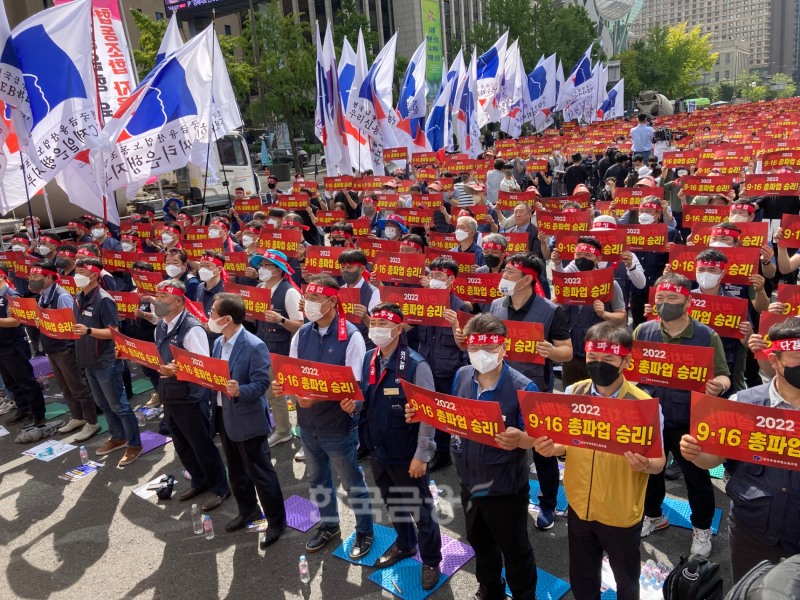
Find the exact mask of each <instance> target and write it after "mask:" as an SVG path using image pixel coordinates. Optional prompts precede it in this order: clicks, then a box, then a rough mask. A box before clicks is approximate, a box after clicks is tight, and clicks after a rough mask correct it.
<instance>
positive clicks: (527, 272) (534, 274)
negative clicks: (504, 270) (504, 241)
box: [507, 262, 539, 279]
mask: <svg viewBox="0 0 800 600" xmlns="http://www.w3.org/2000/svg"><path fill="white" fill-rule="evenodd" d="M507 266H509V267H514V268H515V269H516V270H517V271H520V272H522V274H523V275H530V276H531V277H533V278H534V279H537V278H538V277H539V274H538V273H537V272H536V271H534V270H533V269H532V268H531V267H526V266H525V265H523V264H522V263H521V262H510V263H508V265H507Z"/></svg>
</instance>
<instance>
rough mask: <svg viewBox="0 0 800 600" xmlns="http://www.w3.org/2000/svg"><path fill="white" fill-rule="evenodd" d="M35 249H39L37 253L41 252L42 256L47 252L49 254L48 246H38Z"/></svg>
mask: <svg viewBox="0 0 800 600" xmlns="http://www.w3.org/2000/svg"><path fill="white" fill-rule="evenodd" d="M37 250H38V251H39V254H41V255H42V256H47V255H48V254H50V248H49V247H48V246H39V247H38V248H37Z"/></svg>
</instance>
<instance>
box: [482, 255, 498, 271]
mask: <svg viewBox="0 0 800 600" xmlns="http://www.w3.org/2000/svg"><path fill="white" fill-rule="evenodd" d="M483 260H484V261H486V266H487V267H489V268H490V269H496V268H497V267H498V266H500V261H501V258H500V257H499V256H492V255H491V254H484V255H483Z"/></svg>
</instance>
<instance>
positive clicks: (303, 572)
mask: <svg viewBox="0 0 800 600" xmlns="http://www.w3.org/2000/svg"><path fill="white" fill-rule="evenodd" d="M297 568H298V570H299V571H300V581H301V582H302V583H308V582H309V581H311V571H310V570H309V568H308V560H306V556H305V554H304V555H302V556H301V557H300V563H299V564H298V565H297Z"/></svg>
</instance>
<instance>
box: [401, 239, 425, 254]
mask: <svg viewBox="0 0 800 600" xmlns="http://www.w3.org/2000/svg"><path fill="white" fill-rule="evenodd" d="M400 247H401V248H414V250H417V251H419V252H422V246H420V245H419V244H418V243H416V242H412V241H411V240H403V241H402V242H400Z"/></svg>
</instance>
